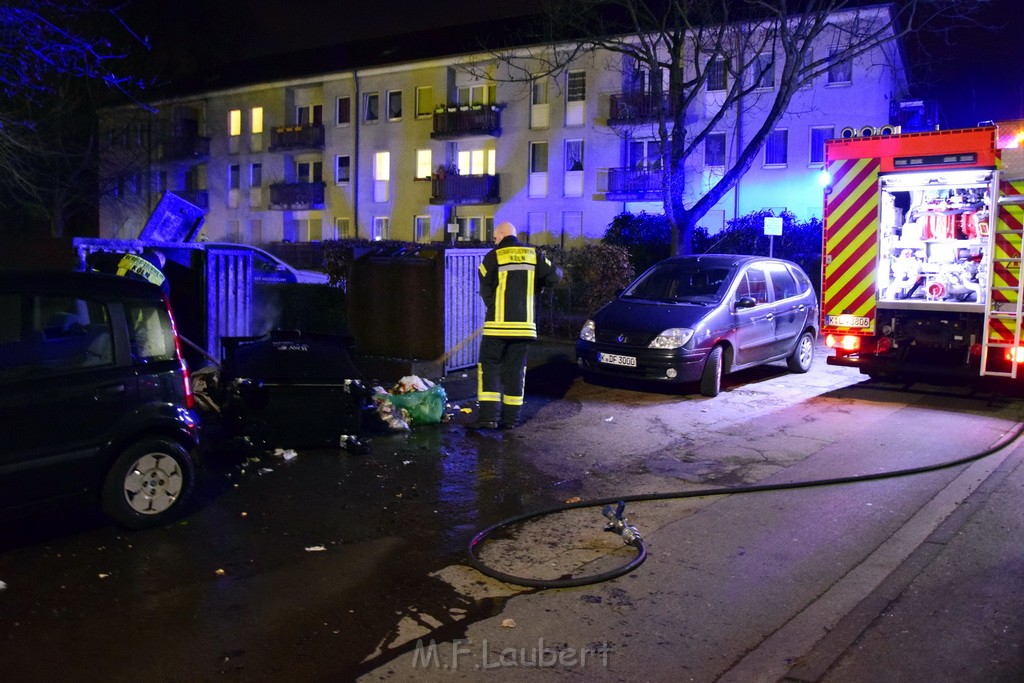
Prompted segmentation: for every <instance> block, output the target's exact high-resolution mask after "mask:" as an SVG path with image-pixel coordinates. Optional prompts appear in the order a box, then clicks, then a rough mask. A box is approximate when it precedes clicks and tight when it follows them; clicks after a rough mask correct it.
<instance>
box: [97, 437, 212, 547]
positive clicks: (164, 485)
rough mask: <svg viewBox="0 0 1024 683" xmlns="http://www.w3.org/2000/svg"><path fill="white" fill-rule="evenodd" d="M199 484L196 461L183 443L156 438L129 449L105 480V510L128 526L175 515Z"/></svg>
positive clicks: (145, 526) (156, 522) (146, 526)
mask: <svg viewBox="0 0 1024 683" xmlns="http://www.w3.org/2000/svg"><path fill="white" fill-rule="evenodd" d="M194 484H195V464H194V463H193V462H192V458H191V456H189V454H188V451H186V450H185V449H184V448H183V447H182V446H181V445H180V444H178V443H176V442H175V441H172V440H170V439H163V438H152V439H146V440H145V441H140V442H138V443H136V444H134V445H133V446H130V447H129V448H127V449H125V451H124V452H123V453H121V455H120V456H119V457H118V458H117V460H115V461H114V464H113V465H112V466H111V468H110V471H109V472H107V478H106V480H105V481H104V483H103V511H104V512H105V513H106V514H107V516H108V517H110V518H111V519H113V520H114V521H115V522H116V523H118V524H120V525H121V526H123V527H126V528H128V529H149V528H152V527H156V526H161V525H163V524H166V523H167V522H169V521H171V520H172V519H174V518H175V517H176V516H177V515H178V514H179V513H180V511H181V510H182V508H183V507H184V503H185V501H186V500H187V499H188V497H189V496H190V494H191V493H192V487H193V485H194Z"/></svg>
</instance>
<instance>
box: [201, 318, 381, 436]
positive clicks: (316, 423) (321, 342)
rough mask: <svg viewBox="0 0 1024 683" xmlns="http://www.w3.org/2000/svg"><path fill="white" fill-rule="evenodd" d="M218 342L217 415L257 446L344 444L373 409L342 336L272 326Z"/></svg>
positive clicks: (349, 346) (349, 343)
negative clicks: (255, 333)
mask: <svg viewBox="0 0 1024 683" xmlns="http://www.w3.org/2000/svg"><path fill="white" fill-rule="evenodd" d="M221 343H222V345H223V360H222V369H221V374H220V392H221V394H222V396H221V404H222V413H223V419H224V420H225V421H226V423H227V426H228V429H229V431H231V432H233V433H235V434H237V435H242V436H246V437H249V438H251V439H252V440H253V441H254V442H255V443H257V444H258V445H260V446H261V447H264V448H311V447H318V446H323V447H326V446H346V445H350V444H351V443H352V441H353V439H358V436H359V434H360V433H361V432H362V431H363V429H364V427H365V426H366V424H365V423H366V422H367V421H368V420H369V419H370V418H371V417H372V416H373V414H375V405H374V402H373V400H372V391H370V390H369V389H368V388H367V387H366V386H364V384H363V382H362V380H361V378H360V375H359V372H358V371H357V369H356V367H355V365H354V363H353V362H352V355H351V351H352V339H351V338H350V337H345V336H341V335H329V334H317V333H303V332H298V331H279V330H275V331H271V332H270V333H268V334H265V335H261V336H258V337H224V338H222V339H221Z"/></svg>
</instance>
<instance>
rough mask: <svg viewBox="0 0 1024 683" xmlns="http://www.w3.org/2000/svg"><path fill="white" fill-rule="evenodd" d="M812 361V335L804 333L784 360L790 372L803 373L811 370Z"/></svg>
mask: <svg viewBox="0 0 1024 683" xmlns="http://www.w3.org/2000/svg"><path fill="white" fill-rule="evenodd" d="M812 360H814V335H812V334H811V333H810V332H804V333H803V334H801V335H800V339H799V340H798V341H797V343H796V348H795V349H793V353H791V354H789V357H788V358H786V365H788V366H789V370H790V372H799V373H804V372H807V371H808V370H810V369H811V361H812Z"/></svg>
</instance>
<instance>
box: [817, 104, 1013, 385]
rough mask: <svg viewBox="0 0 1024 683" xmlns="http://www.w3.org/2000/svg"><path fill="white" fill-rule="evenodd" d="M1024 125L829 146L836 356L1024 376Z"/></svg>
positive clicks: (829, 299) (864, 364)
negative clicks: (1023, 132)
mask: <svg viewBox="0 0 1024 683" xmlns="http://www.w3.org/2000/svg"><path fill="white" fill-rule="evenodd" d="M1020 123H1024V122H1020ZM1014 128H1016V130H1014ZM1020 130H1024V125H1020V126H1003V125H1000V126H994V125H993V126H981V127H977V128H965V129H958V130H934V131H927V132H920V133H903V134H899V133H897V134H893V135H869V136H865V137H856V136H855V137H848V138H839V139H834V140H829V141H828V142H827V143H826V146H825V156H826V169H825V170H826V172H827V175H826V178H828V181H827V182H828V185H827V186H826V190H825V192H826V194H825V215H824V216H825V221H824V229H823V235H822V238H823V245H822V247H823V248H822V281H821V282H822V283H821V299H822V306H821V315H822V333H823V334H824V335H825V341H826V344H827V346H828V347H830V348H831V349H833V350H834V354H833V355H830V356H829V357H828V359H827V362H828V364H829V365H838V366H846V367H854V368H858V369H859V370H860V371H861V373H863V374H866V375H870V376H872V377H877V378H907V379H909V378H918V379H921V378H939V377H945V378H950V377H959V378H961V379H965V378H984V377H993V378H1009V379H1011V380H1015V379H1019V378H1022V375H1024V348H1022V339H1021V337H1022V317H1024V316H1022V305H1024V278H1022V277H1021V275H1022V273H1021V254H1022V250H1024V246H1022V225H1024V149H1021V147H1022V146H1024V135H1021V134H1019V132H1018V131H1020ZM999 381H1005V380H999Z"/></svg>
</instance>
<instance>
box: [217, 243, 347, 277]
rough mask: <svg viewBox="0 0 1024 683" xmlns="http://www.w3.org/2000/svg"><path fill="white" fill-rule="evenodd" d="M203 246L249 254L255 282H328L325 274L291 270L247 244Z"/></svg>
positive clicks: (283, 263) (261, 250) (268, 253)
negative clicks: (236, 250)
mask: <svg viewBox="0 0 1024 683" xmlns="http://www.w3.org/2000/svg"><path fill="white" fill-rule="evenodd" d="M204 244H206V245H207V246H208V247H210V246H213V247H217V248H218V249H238V250H240V251H247V252H249V253H251V254H252V267H253V271H254V272H255V274H256V275H255V280H256V282H263V283H267V282H269V283H288V282H296V283H299V284H306V285H326V284H327V283H328V282H329V281H330V278H329V277H328V275H327V273H321V272H319V271H316V270H303V269H300V268H293V267H292V266H290V265H288V264H287V263H285V262H284V261H282V260H281V259H279V258H278V257H276V256H274V255H273V254H271V253H270V252H267V251H264V250H263V249H260V248H259V247H253V246H250V245H248V244H235V243H233V242H205V243H204Z"/></svg>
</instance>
